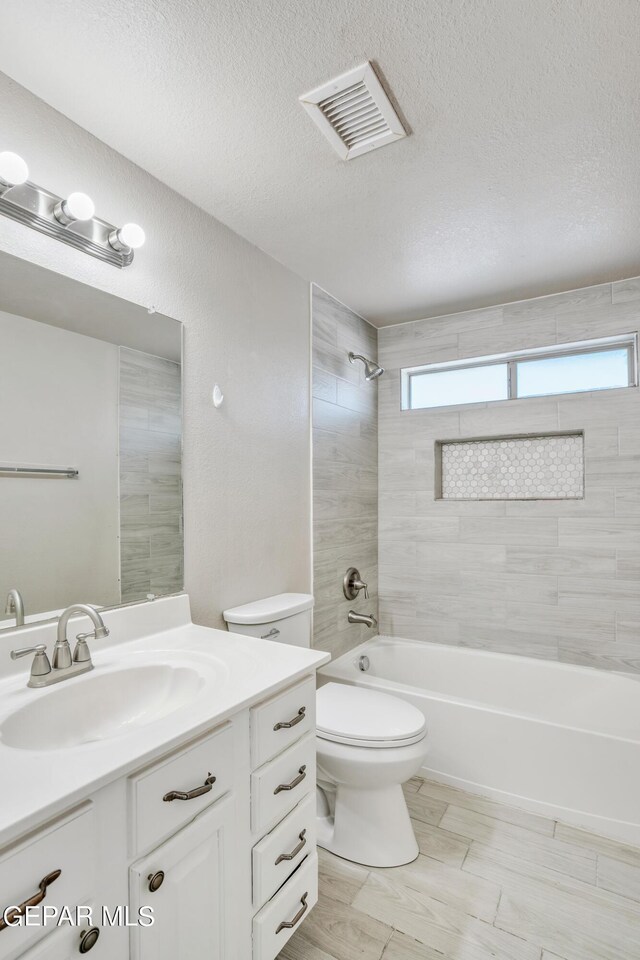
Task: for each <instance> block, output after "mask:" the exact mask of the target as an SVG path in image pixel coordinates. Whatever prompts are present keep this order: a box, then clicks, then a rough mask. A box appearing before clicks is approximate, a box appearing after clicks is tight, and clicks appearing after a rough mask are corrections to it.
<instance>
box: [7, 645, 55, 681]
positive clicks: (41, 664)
mask: <svg viewBox="0 0 640 960" xmlns="http://www.w3.org/2000/svg"><path fill="white" fill-rule="evenodd" d="M30 653H33V654H35V656H34V658H33V663H32V664H31V676H32V677H44V676H46V674H47V673H51V664H50V663H49V657H48V656H47V645H46V643H37V644H36V645H35V647H20V648H19V649H18V650H12V651H11V659H12V660H18V659H19V658H20V657H27V656H29V654H30Z"/></svg>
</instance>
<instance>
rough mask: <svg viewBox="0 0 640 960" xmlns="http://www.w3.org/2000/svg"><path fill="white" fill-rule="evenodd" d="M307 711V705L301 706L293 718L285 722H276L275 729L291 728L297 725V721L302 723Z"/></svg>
mask: <svg viewBox="0 0 640 960" xmlns="http://www.w3.org/2000/svg"><path fill="white" fill-rule="evenodd" d="M306 712H307V708H306V707H300V709H299V710H298V712H297V713H296V715H295V717H294V718H293V720H287V721H286V722H285V723H276V725H275V727H274V728H273V729H274V730H290V729H291V727H295V725H296V723H300V722H301V721H302V720H304V715H305V713H306Z"/></svg>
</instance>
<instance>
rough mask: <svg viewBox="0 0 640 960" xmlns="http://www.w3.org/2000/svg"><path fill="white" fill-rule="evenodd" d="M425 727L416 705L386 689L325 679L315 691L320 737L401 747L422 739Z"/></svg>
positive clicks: (370, 745) (368, 744)
mask: <svg viewBox="0 0 640 960" xmlns="http://www.w3.org/2000/svg"><path fill="white" fill-rule="evenodd" d="M426 728H427V725H426V721H425V718H424V715H423V713H422V712H421V711H420V710H418V709H417V707H414V706H412V704H410V703H407V701H406V700H401V699H400V697H393V696H391V695H390V694H388V693H380V692H379V691H378V690H369V689H366V690H365V689H364V688H363V687H356V686H353V685H352V684H344V683H327V684H325V685H324V686H323V687H320V689H319V690H318V692H317V694H316V732H317V736H318V737H319V738H320V739H321V740H331V741H332V742H334V743H344V744H347V745H349V746H355V747H370V748H378V749H380V748H385V747H386V748H390V747H402V746H408V745H409V744H412V743H418V742H419V741H420V740H422V739H423V738H424V737H425V735H426Z"/></svg>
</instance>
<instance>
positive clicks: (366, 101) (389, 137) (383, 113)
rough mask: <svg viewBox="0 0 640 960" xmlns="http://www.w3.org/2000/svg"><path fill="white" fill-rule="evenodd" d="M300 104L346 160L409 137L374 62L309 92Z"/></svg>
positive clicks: (362, 65)
mask: <svg viewBox="0 0 640 960" xmlns="http://www.w3.org/2000/svg"><path fill="white" fill-rule="evenodd" d="M300 103H301V104H302V106H303V107H304V108H305V110H306V111H307V112H308V114H309V116H310V117H311V119H312V120H313V121H314V123H316V124H317V126H318V127H319V128H320V129H321V130H322V132H323V133H324V135H325V137H326V138H327V140H328V141H329V143H330V144H331V146H332V147H333V149H334V150H335V151H336V153H339V154H340V156H341V157H342V159H343V160H353V158H354V157H359V156H360V155H361V154H363V153H368V152H369V150H376V149H377V148H378V147H384V145H385V143H391V142H392V141H393V140H400V139H401V138H402V137H406V135H407V133H406V130H405V129H404V127H403V126H402V123H401V121H400V118H399V117H398V114H397V113H396V112H395V110H394V109H393V107H392V105H391V101H390V100H389V98H388V96H387V95H386V93H385V92H384V89H383V87H382V84H381V83H380V81H379V80H378V78H377V76H376V74H375V71H374V69H373V66H372V65H371V64H370V63H363V64H361V65H360V66H359V67H356V68H355V69H354V70H349V71H348V72H347V73H343V74H342V75H341V76H339V77H336V79H335V80H330V81H329V83H325V84H323V85H322V86H321V87H316V89H315V90H311V91H309V93H305V94H304V95H303V96H301V97H300Z"/></svg>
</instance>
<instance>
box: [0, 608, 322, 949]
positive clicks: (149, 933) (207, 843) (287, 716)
mask: <svg viewBox="0 0 640 960" xmlns="http://www.w3.org/2000/svg"><path fill="white" fill-rule="evenodd" d="M103 617H104V622H105V624H106V625H107V626H108V628H109V630H110V636H109V637H108V638H105V639H102V640H93V641H90V642H91V644H92V655H93V660H94V665H95V668H94V670H92V671H91V672H89V673H86V674H83V675H81V676H77V677H72V678H70V679H69V680H65V681H64V682H62V683H59V684H56V685H55V686H52V687H49V688H45V689H31V688H29V687H27V685H26V683H27V680H28V669H25V661H18V662H15V663H13V662H12V661H11V660H10V659H9V650H10V649H12V647H13V645H16V644H17V643H20V644H25V642H26V643H28V644H30V645H35V644H36V643H46V644H47V645H48V647H49V648H51V646H52V644H53V640H54V637H55V627H56V624H55V623H42V624H34V625H33V626H29V627H27V628H23V629H22V630H19V631H15V632H12V631H6V632H4V633H2V634H0V663H1V664H2V668H3V673H4V677H3V679H2V680H1V681H0V769H1V770H2V781H3V785H5V787H4V789H3V799H2V804H1V805H0V904H1V905H2V908H3V910H4V909H5V908H6V907H8V906H19V905H21V904H23V903H25V902H27V901H29V900H30V899H31V898H33V899H34V900H38V899H39V895H40V894H43V896H42V897H41V899H40V902H39V903H37V904H35V906H34V908H33V909H32V910H31V911H30V913H31V914H32V915H33V916H32V922H33V925H29V926H27V925H24V924H21V925H16V926H13V925H11V922H10V923H9V924H7V925H6V926H4V928H3V929H0V960H14V958H18V957H20V958H25V960H67V958H69V960H70V958H72V957H75V956H76V955H78V954H81V953H85V952H91V953H92V955H93V956H95V957H96V960H99V958H100V957H104V958H105V960H106V958H108V960H125V958H129V957H131V958H136V960H164V958H167V960H169V958H172V960H175V958H176V957H184V958H187V957H198V956H201V957H207V958H210V960H214V958H219V960H236V958H237V960H249V958H252V960H273V958H274V957H276V956H277V954H278V953H279V952H280V950H281V949H282V948H283V946H284V945H285V943H286V941H287V940H288V938H289V937H290V936H291V934H292V933H293V932H294V931H295V930H296V929H297V927H298V925H299V924H300V923H301V922H302V921H303V919H304V916H305V914H306V913H307V912H308V911H309V910H310V909H311V908H312V907H313V905H314V903H315V902H316V900H317V855H316V848H315V820H316V810H315V734H314V710H315V686H316V685H315V670H316V668H317V667H319V666H321V665H322V664H323V663H325V662H326V661H327V660H328V655H327V654H324V653H322V652H316V651H313V650H308V649H303V648H298V647H289V646H284V645H282V644H275V643H270V642H269V641H265V640H259V639H258V640H255V639H253V638H250V637H244V636H242V637H241V636H239V635H236V634H230V633H226V632H225V631H220V630H212V629H209V628H205V627H200V626H196V625H194V624H193V623H191V617H190V611H189V600H188V597H187V596H186V595H185V594H181V595H178V596H173V597H166V598H161V599H158V600H154V601H150V602H146V603H145V602H142V603H139V604H134V605H132V606H128V607H120V608H117V609H113V610H109V611H105V613H104V614H103ZM70 626H72V628H73V632H76V631H75V628H76V627H77V628H78V632H80V631H81V630H82V631H84V630H86V629H87V627H89V626H90V623H89V620H88V618H86V617H78V618H76V619H75V620H73V621H71V624H70ZM9 785H10V788H9V789H6V787H7V786H9ZM45 907H46V908H49V909H48V914H49V916H48V917H47V918H46V920H47V922H46V925H44V923H45V916H46V915H45V911H44V908H45ZM63 907H67V908H70V913H71V922H62V923H61V925H58V916H54V915H53V913H54V911H53V909H52V908H55V909H57V910H58V911H59V910H61V909H62V908H63ZM76 908H89V909H91V915H90V916H89V915H88V910H85V911H84V912H85V913H86V914H87V916H86V919H85V918H84V916H83V911H82V909H81V910H80V911H79V916H77V911H76ZM105 908H106V912H105ZM150 918H152V919H153V924H152V925H149V919H150ZM9 919H10V921H11V917H10V918H9ZM14 920H15V918H14Z"/></svg>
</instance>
